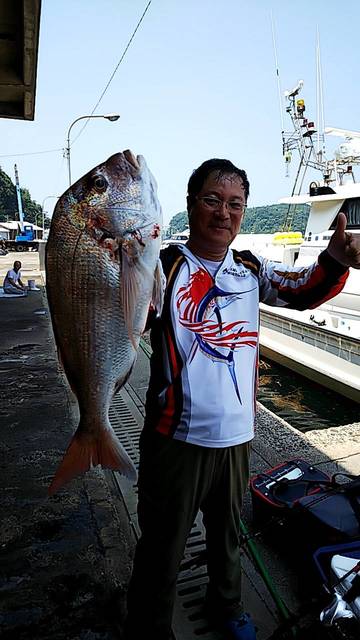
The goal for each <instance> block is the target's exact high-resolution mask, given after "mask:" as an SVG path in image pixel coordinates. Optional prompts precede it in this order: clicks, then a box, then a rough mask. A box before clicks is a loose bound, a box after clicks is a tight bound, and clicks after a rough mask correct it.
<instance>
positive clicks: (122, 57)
mask: <svg viewBox="0 0 360 640" xmlns="http://www.w3.org/2000/svg"><path fill="white" fill-rule="evenodd" d="M151 2H152V0H149V2H148V3H147V5H146V7H145V9H144V12H143V14H142V16H141V18H140V20H139V22H138V23H137V25H136V27H135V29H134V31H133V34H132V36H131V38H130V40H129V42H128V43H127V45H126V47H125V49H124V51H123V53H122V55H121V58H120V60H119V62H118V63H117V65H116V67H115V69H114V71H113V72H112V74H111V76H110V79H109V80H108V83H107V84H106V86H105V89H104V90H103V92H102V94H101V96H100V98H99V100H98V101H97V103H96V105H95V107H94V108H93V110H92V112H91V114H90V116H92V115H93V114H94V112H95V111H96V109H97V108H98V106H99V104H100V102H101V100H102V99H103V97H104V95H105V93H106V92H107V90H108V88H109V86H110V84H111V82H112V80H113V78H114V76H115V74H116V72H117V70H118V68H119V67H120V65H121V63H122V61H123V59H124V58H125V55H126V53H127V51H128V49H129V47H130V45H131V43H132V41H133V39H134V37H135V34H136V32H137V30H138V29H139V27H140V25H141V23H142V21H143V19H144V17H145V14H146V12H147V10H148V8H149V7H150V5H151ZM89 120H90V118H88V119H87V120H85V123H84V125H83V126H82V127H81V129H80V131H79V133H78V134H77V136H76V137H75V138H74V140H73V141H72V144H74V142H76V140H77V139H78V138H79V136H81V134H82V132H83V131H84V129H85V127H86V126H87V124H88V122H89Z"/></svg>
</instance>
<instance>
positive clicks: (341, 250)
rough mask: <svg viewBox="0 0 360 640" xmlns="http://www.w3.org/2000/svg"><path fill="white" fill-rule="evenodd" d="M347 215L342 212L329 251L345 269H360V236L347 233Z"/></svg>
mask: <svg viewBox="0 0 360 640" xmlns="http://www.w3.org/2000/svg"><path fill="white" fill-rule="evenodd" d="M346 224H347V220H346V215H345V213H342V212H340V213H339V215H338V219H337V224H336V228H335V231H334V233H333V235H332V236H331V240H330V241H329V244H328V247H327V250H328V253H329V254H330V255H331V257H332V258H334V259H335V260H337V262H340V264H342V265H344V266H345V267H353V268H354V269H360V234H359V235H355V234H353V233H349V232H348V231H346Z"/></svg>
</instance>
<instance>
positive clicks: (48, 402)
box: [0, 288, 132, 640]
mask: <svg viewBox="0 0 360 640" xmlns="http://www.w3.org/2000/svg"><path fill="white" fill-rule="evenodd" d="M0 345H1V346H0V387H1V405H0V427H1V441H0V487H1V489H0V523H1V524H0V554H1V557H0V637H1V638H2V639H3V640H25V639H26V640H28V639H30V638H32V639H33V638H36V639H37V640H50V639H51V640H114V639H115V638H118V637H119V634H118V632H119V624H120V623H121V621H122V619H123V615H124V613H123V607H124V597H125V593H126V585H127V581H128V578H129V575H130V568H131V553H132V549H131V548H130V547H129V540H130V539H131V535H130V531H129V530H128V527H129V524H128V518H127V516H126V514H125V512H124V506H123V503H122V501H121V500H120V499H119V495H118V493H117V492H116V491H115V490H113V489H112V484H111V482H108V480H107V477H106V474H104V473H102V472H97V471H96V470H94V471H91V472H89V473H88V474H86V476H84V477H83V478H79V479H76V480H74V481H73V482H72V483H71V484H69V485H68V486H67V487H66V489H64V490H62V491H60V492H59V493H57V494H56V495H54V496H52V497H49V496H48V494H47V489H48V486H49V483H50V482H51V479H52V477H53V474H54V472H55V469H56V467H57V464H58V463H59V461H60V459H61V457H62V455H63V452H64V450H65V448H66V446H67V444H68V443H69V440H70V438H71V435H72V434H73V433H74V431H75V428H76V421H77V411H76V406H75V404H74V399H73V398H72V396H71V393H70V392H69V389H68V386H67V384H66V381H65V379H64V376H63V374H62V371H61V369H60V368H59V365H58V362H57V356H56V353H55V350H54V342H53V337H52V333H51V326H50V322H49V315H48V310H47V305H46V298H45V294H44V290H43V288H42V290H40V291H34V292H31V293H29V294H28V296H27V297H24V298H17V299H14V298H7V299H4V298H1V299H0Z"/></svg>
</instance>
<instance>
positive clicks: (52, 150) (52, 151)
mask: <svg viewBox="0 0 360 640" xmlns="http://www.w3.org/2000/svg"><path fill="white" fill-rule="evenodd" d="M55 151H56V152H58V151H63V149H48V150H47V151H29V152H28V153H9V154H8V155H5V156H0V158H16V157H17V156H36V155H39V154H41V153H55Z"/></svg>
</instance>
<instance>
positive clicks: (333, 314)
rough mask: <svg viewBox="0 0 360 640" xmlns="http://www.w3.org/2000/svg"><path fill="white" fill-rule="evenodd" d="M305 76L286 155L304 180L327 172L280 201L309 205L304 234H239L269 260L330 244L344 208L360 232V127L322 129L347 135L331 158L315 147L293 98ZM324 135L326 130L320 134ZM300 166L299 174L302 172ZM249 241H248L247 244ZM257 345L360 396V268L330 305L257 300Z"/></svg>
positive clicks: (312, 252)
mask: <svg viewBox="0 0 360 640" xmlns="http://www.w3.org/2000/svg"><path fill="white" fill-rule="evenodd" d="M301 88H302V81H300V83H299V84H298V85H297V87H296V88H295V89H294V90H293V91H292V92H287V97H288V100H289V105H288V107H287V109H286V110H287V112H288V113H289V114H290V116H291V119H292V123H293V126H294V131H292V132H291V133H289V134H287V133H283V148H284V156H285V160H286V161H288V160H289V157H290V155H289V154H290V153H291V151H292V150H293V149H297V150H298V151H299V153H300V165H299V170H298V173H297V180H296V182H300V184H303V181H304V177H305V174H306V172H307V170H308V169H317V170H319V171H321V173H322V180H321V182H315V181H312V182H311V183H310V185H309V191H308V193H306V194H299V195H294V194H295V190H296V184H295V186H294V189H293V195H292V196H290V197H288V198H284V199H282V200H280V202H283V203H286V204H288V205H289V210H288V211H289V214H290V216H289V218H290V219H291V207H293V206H294V205H297V204H304V203H307V204H309V205H310V214H309V218H308V222H307V226H306V231H305V237H304V239H303V240H301V239H300V238H299V242H298V243H296V241H295V242H294V239H293V240H292V241H291V242H289V236H290V235H291V234H289V233H288V237H286V233H284V237H283V242H281V240H280V241H279V238H278V241H277V242H276V241H274V240H275V238H274V236H271V235H268V234H265V235H263V234H260V235H262V237H261V238H260V237H259V238H256V236H255V234H251V235H249V236H246V235H242V234H239V236H237V238H236V239H235V240H234V242H233V244H232V246H233V247H234V248H238V249H241V248H245V247H246V248H247V249H250V250H251V249H252V250H253V251H254V252H255V253H256V252H257V253H259V254H261V255H263V256H265V257H268V258H269V259H271V260H275V261H278V262H283V263H285V264H289V265H296V266H308V265H310V264H312V263H313V262H314V261H315V260H316V258H317V256H318V255H319V253H320V252H321V251H322V250H323V249H325V248H326V247H327V245H328V242H329V239H330V238H331V234H332V233H333V230H334V228H335V224H336V217H337V214H338V213H339V211H344V212H345V213H346V215H347V218H348V225H347V229H348V230H349V231H351V233H354V234H360V183H359V182H357V181H356V179H355V175H354V172H353V165H354V164H360V133H357V132H353V131H346V130H344V129H334V128H332V129H325V133H328V134H332V135H339V136H342V137H344V138H345V142H344V143H342V144H341V145H340V146H339V148H338V149H337V151H336V152H335V157H334V158H333V159H332V160H326V158H325V151H324V145H323V143H322V146H321V147H320V146H318V150H317V151H316V150H315V144H314V142H313V137H314V135H315V134H316V131H315V127H314V123H313V122H309V121H308V120H307V119H306V118H305V117H304V110H305V105H304V101H303V100H300V99H296V97H297V96H298V94H299V92H300V90H301ZM323 139H324V136H322V140H323ZM301 172H302V175H301ZM246 243H247V244H246ZM260 308H261V311H260V316H261V332H260V348H261V351H262V353H263V355H265V356H267V357H269V358H270V359H273V360H275V361H277V362H279V363H280V364H282V365H285V366H287V367H289V368H291V369H293V370H294V371H296V372H298V373H301V374H302V375H305V376H307V377H308V378H310V379H313V380H315V381H316V382H319V383H321V384H323V385H325V386H327V387H329V388H331V389H333V390H335V391H337V392H339V393H341V394H343V395H345V396H347V397H348V398H351V399H352V400H355V401H356V402H359V403H360V270H358V269H350V275H349V277H348V280H347V282H346V285H345V287H344V289H343V291H342V292H341V293H340V294H339V295H337V296H336V297H335V298H333V299H332V300H331V301H329V302H328V303H326V304H323V305H321V306H320V307H318V308H317V309H314V310H309V311H302V312H299V311H294V310H289V309H282V308H280V309H279V308H274V307H269V306H267V305H263V304H261V305H260Z"/></svg>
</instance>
